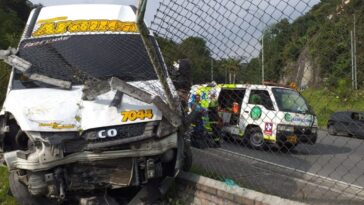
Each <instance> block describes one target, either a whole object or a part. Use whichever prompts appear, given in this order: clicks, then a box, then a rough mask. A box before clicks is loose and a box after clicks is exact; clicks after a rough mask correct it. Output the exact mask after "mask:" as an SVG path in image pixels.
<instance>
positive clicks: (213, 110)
mask: <svg viewBox="0 0 364 205" xmlns="http://www.w3.org/2000/svg"><path fill="white" fill-rule="evenodd" d="M218 109H219V103H218V101H217V98H216V94H215V93H212V94H211V97H210V103H209V107H208V118H209V124H210V127H211V129H212V138H213V140H214V144H213V146H214V147H221V144H220V139H221V138H220V135H221V128H220V126H219V124H220V122H221V119H220V116H219V113H218Z"/></svg>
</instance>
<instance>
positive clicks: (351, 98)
mask: <svg viewBox="0 0 364 205" xmlns="http://www.w3.org/2000/svg"><path fill="white" fill-rule="evenodd" d="M302 95H303V96H304V97H305V98H306V100H307V101H308V103H309V104H310V105H311V106H312V108H313V110H314V111H315V113H316V115H317V118H318V124H319V126H320V127H326V125H327V121H328V119H329V118H330V116H331V114H332V113H334V112H337V111H361V112H364V90H358V91H350V90H346V91H341V92H340V91H330V90H327V89H306V90H305V91H304V92H302Z"/></svg>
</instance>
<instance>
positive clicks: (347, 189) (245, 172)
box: [193, 131, 364, 204]
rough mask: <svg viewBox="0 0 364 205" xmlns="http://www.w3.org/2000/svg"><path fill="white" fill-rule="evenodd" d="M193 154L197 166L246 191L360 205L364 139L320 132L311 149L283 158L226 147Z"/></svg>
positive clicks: (363, 192) (298, 149)
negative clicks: (247, 189)
mask: <svg viewBox="0 0 364 205" xmlns="http://www.w3.org/2000/svg"><path fill="white" fill-rule="evenodd" d="M193 152H194V164H195V165H198V166H202V167H203V168H204V169H205V170H207V171H208V172H211V173H214V174H217V175H219V176H221V177H222V180H224V179H227V178H229V179H233V180H235V181H236V182H237V183H238V184H239V185H241V186H243V187H246V188H251V189H254V190H257V191H261V192H265V193H269V194H274V195H278V196H281V197H285V198H291V199H296V200H301V201H304V202H310V203H314V204H316V203H317V204H363V203H364V189H363V187H364V140H363V139H354V138H349V137H344V136H331V135H329V134H328V133H327V132H326V131H320V132H319V136H318V140H317V143H316V144H315V145H305V144H300V145H298V146H297V147H296V148H295V149H294V150H293V151H291V152H287V153H283V152H280V151H272V150H253V149H250V148H248V147H246V146H244V145H239V144H234V143H229V142H224V143H223V144H222V147H221V148H218V149H215V148H208V149H204V150H201V149H194V150H193ZM355 197H359V198H355ZM354 198H355V200H354Z"/></svg>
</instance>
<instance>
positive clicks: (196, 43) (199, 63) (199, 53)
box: [178, 37, 212, 84]
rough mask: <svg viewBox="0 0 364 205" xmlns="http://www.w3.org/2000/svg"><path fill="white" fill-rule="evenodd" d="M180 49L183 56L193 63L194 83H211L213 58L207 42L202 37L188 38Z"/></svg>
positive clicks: (181, 44)
mask: <svg viewBox="0 0 364 205" xmlns="http://www.w3.org/2000/svg"><path fill="white" fill-rule="evenodd" d="M178 48H179V51H180V52H181V53H182V55H183V56H184V57H185V58H188V59H189V60H190V61H191V62H192V81H193V83H194V84H198V83H206V82H209V81H210V80H211V79H210V68H211V60H212V58H211V54H210V51H209V48H208V47H207V46H206V41H205V40H204V39H203V38H200V37H188V38H186V39H185V40H183V41H182V42H181V43H180V44H179V46H178Z"/></svg>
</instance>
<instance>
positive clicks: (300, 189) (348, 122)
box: [150, 0, 364, 204]
mask: <svg viewBox="0 0 364 205" xmlns="http://www.w3.org/2000/svg"><path fill="white" fill-rule="evenodd" d="M150 3H151V2H150ZM363 11H364V2H363V1H361V0H325V1H318V0H301V1H298V0H276V1H268V0H244V1H227V0H222V1H221V0H219V1H218V0H204V1H190V0H171V1H164V0H163V1H161V2H160V4H159V8H158V10H157V13H156V15H155V17H154V20H153V22H152V24H151V28H152V30H153V31H154V32H155V34H156V36H157V39H158V42H159V45H160V47H161V49H162V52H163V55H164V58H165V62H166V63H167V66H168V67H169V68H170V70H171V74H172V75H174V78H175V80H176V81H179V80H180V79H181V78H182V79H185V80H184V81H183V80H182V81H183V82H184V85H186V84H187V85H188V87H189V85H191V88H190V89H186V88H179V87H178V86H177V88H178V89H180V91H182V93H183V94H182V100H184V101H185V104H186V112H188V113H195V114H196V113H197V114H198V115H199V117H198V118H197V119H196V120H195V121H194V123H193V125H192V126H191V136H190V137H191V145H192V146H193V147H194V149H193V154H194V166H193V171H195V172H198V173H200V174H203V175H207V176H211V177H214V178H217V179H219V180H222V181H225V182H226V183H227V184H228V185H231V186H234V184H238V185H240V186H242V187H247V188H251V189H254V190H258V191H262V192H264V193H268V194H274V195H278V196H282V197H285V198H290V199H295V200H300V201H304V202H308V203H314V204H362V203H363V200H364V191H363V186H364V176H363V167H364V156H363V150H364V149H363V148H364V144H363V142H364V141H363V138H364V104H363V102H364V101H363V100H364V96H363V94H364V91H363V79H364V75H363V69H362V67H363V63H364V62H363V54H364V53H363V52H364V50H363V44H362V39H363V33H364V27H363V26H362V25H363V20H364V19H363V15H362V14H363ZM178 59H184V60H180V61H178ZM178 62H180V63H179V64H178ZM186 70H188V72H184V71H186ZM181 73H182V74H181ZM186 79H187V80H186Z"/></svg>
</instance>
